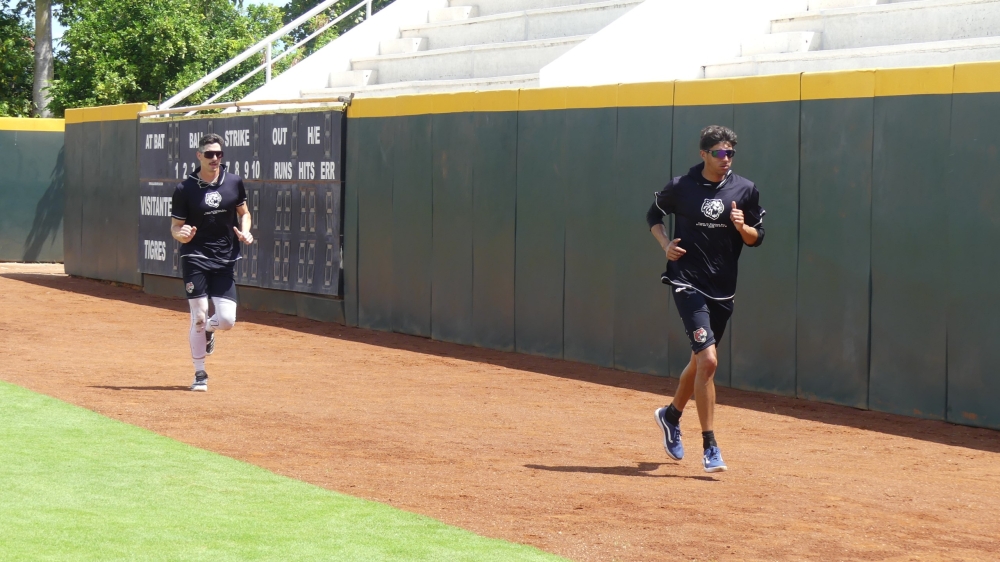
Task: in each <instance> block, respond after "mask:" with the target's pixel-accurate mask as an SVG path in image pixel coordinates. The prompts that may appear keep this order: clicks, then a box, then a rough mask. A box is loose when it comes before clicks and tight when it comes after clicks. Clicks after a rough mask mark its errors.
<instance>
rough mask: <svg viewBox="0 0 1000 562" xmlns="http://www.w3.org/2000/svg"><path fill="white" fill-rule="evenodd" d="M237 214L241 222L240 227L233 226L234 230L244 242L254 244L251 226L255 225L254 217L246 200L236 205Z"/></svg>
mask: <svg viewBox="0 0 1000 562" xmlns="http://www.w3.org/2000/svg"><path fill="white" fill-rule="evenodd" d="M236 216H237V218H238V220H239V222H240V227H239V228H236V227H235V226H234V227H233V230H234V231H236V237H237V238H239V239H240V242H243V243H244V244H253V234H251V233H250V227H251V226H253V217H252V216H251V215H250V210H249V209H247V204H246V202H244V203H241V204H239V205H238V206H237V207H236Z"/></svg>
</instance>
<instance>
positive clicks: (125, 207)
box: [109, 120, 142, 285]
mask: <svg viewBox="0 0 1000 562" xmlns="http://www.w3.org/2000/svg"><path fill="white" fill-rule="evenodd" d="M116 125H117V126H116V141H115V147H116V149H120V150H121V152H120V153H119V154H120V155H121V157H122V160H123V162H122V165H121V173H120V174H119V175H118V177H117V184H118V185H117V187H118V190H117V191H118V205H117V207H118V209H119V217H118V227H117V228H116V232H117V233H118V236H117V238H116V246H117V254H118V255H117V260H116V262H117V280H118V281H120V282H122V283H129V284H132V285H141V284H142V274H141V273H139V261H138V259H137V258H138V256H137V254H136V241H137V240H138V239H139V217H138V215H137V213H136V206H137V205H136V203H137V202H138V201H139V167H138V149H139V136H138V135H139V130H138V123H136V122H135V121H132V120H124V121H117V122H116ZM109 156H110V155H109Z"/></svg>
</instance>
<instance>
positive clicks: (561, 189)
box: [514, 111, 571, 358]
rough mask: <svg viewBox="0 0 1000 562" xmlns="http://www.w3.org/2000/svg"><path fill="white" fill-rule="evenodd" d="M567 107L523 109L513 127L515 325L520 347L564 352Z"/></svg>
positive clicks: (554, 353) (548, 352)
mask: <svg viewBox="0 0 1000 562" xmlns="http://www.w3.org/2000/svg"><path fill="white" fill-rule="evenodd" d="M565 135H566V112H565V111H522V112H520V114H519V116H518V130H517V234H516V240H515V244H516V249H515V283H514V295H515V297H514V307H515V308H514V326H515V338H516V340H515V345H516V349H517V351H518V352H521V353H530V354H533V355H544V356H546V357H556V358H561V357H562V356H563V302H564V301H563V299H564V295H563V287H564V280H565V279H564V271H565V269H564V267H565V262H564V250H565V229H566V214H567V210H566V190H567V187H568V186H567V170H568V167H569V166H570V165H571V162H569V160H568V159H567V153H566V142H565V139H566V137H565Z"/></svg>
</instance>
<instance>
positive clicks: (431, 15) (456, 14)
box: [427, 6, 479, 23]
mask: <svg viewBox="0 0 1000 562" xmlns="http://www.w3.org/2000/svg"><path fill="white" fill-rule="evenodd" d="M477 15H479V8H477V7H476V6H451V7H449V8H439V9H437V10H431V11H429V12H427V21H429V22H431V23H435V22H443V21H459V20H467V19H469V18H474V17H476V16H477Z"/></svg>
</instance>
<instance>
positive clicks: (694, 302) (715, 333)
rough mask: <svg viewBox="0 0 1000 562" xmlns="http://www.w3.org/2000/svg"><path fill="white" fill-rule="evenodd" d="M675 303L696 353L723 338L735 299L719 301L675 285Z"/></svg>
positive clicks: (692, 348)
mask: <svg viewBox="0 0 1000 562" xmlns="http://www.w3.org/2000/svg"><path fill="white" fill-rule="evenodd" d="M673 291H674V303H675V304H676V305H677V312H678V313H680V315H681V321H682V322H684V332H685V333H686V334H687V337H688V339H689V340H691V350H692V351H694V352H695V353H698V352H700V351H703V350H705V349H706V348H708V347H709V346H710V345H713V344H715V343H716V342H717V341H718V340H720V339H722V334H724V333H725V332H726V323H727V322H729V317H730V316H732V315H733V300H732V299H729V300H724V301H717V300H712V299H710V298H708V297H706V296H705V295H703V294H701V293H699V292H698V291H695V290H694V289H688V288H683V287H674V288H673Z"/></svg>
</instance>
